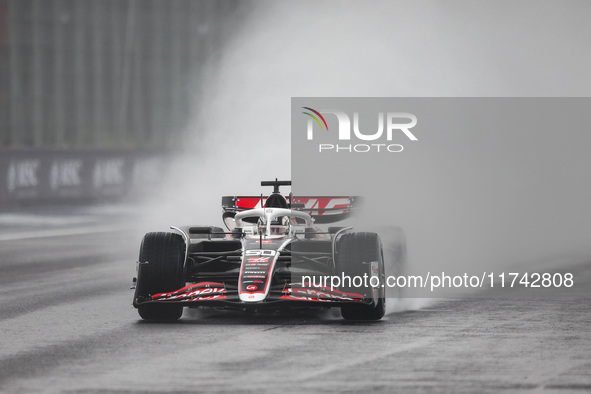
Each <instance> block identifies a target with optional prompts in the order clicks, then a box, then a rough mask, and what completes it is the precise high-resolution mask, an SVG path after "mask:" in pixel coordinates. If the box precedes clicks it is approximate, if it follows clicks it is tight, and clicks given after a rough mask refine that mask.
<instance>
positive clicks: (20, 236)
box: [0, 225, 128, 242]
mask: <svg viewBox="0 0 591 394" xmlns="http://www.w3.org/2000/svg"><path fill="white" fill-rule="evenodd" d="M127 230H128V229H125V228H121V227H118V226H112V225H111V226H97V227H78V228H67V229H62V230H43V231H28V232H21V233H13V234H5V235H0V242H2V241H19V240H24V239H35V238H49V237H65V236H69V235H84V234H95V233H108V232H117V231H127Z"/></svg>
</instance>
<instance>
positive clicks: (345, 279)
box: [133, 180, 386, 321]
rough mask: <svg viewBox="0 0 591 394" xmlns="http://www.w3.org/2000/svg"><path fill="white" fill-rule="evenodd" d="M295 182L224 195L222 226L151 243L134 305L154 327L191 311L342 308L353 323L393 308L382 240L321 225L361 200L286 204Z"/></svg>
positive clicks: (162, 236) (144, 249) (149, 239)
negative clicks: (286, 191) (257, 192)
mask: <svg viewBox="0 0 591 394" xmlns="http://www.w3.org/2000/svg"><path fill="white" fill-rule="evenodd" d="M288 185H291V181H277V180H275V181H264V182H261V186H272V187H273V188H274V190H273V193H272V194H270V195H269V196H268V197H264V196H262V195H261V196H260V197H240V196H230V197H222V208H223V215H222V218H223V221H224V223H225V225H226V227H227V228H228V231H224V230H223V229H221V228H219V227H215V226H179V227H171V229H172V230H173V232H153V233H148V234H146V235H145V237H144V238H143V241H142V244H141V248H140V254H139V261H138V263H137V278H134V284H135V294H134V298H133V306H134V307H136V308H137V309H138V311H139V314H140V316H141V317H142V318H143V319H146V320H156V321H160V320H176V319H179V318H180V317H181V315H182V312H183V307H185V306H186V307H201V306H206V307H219V308H234V309H241V310H244V311H253V312H257V311H264V310H285V309H286V310H290V309H292V310H293V309H298V308H302V307H305V308H310V307H319V306H321V307H340V309H341V315H342V316H343V318H345V319H347V320H379V319H381V318H382V317H383V316H384V313H385V308H386V296H385V288H384V281H385V270H384V256H383V251H382V244H381V240H380V237H379V235H378V234H377V233H373V232H352V231H351V230H352V227H328V229H327V231H323V230H321V229H320V228H318V227H317V226H316V224H321V223H333V222H336V221H340V220H343V219H346V218H348V217H349V216H350V215H351V213H352V212H353V211H354V210H355V209H356V204H358V200H359V199H358V198H356V197H294V196H292V195H291V194H290V195H289V196H287V198H286V197H285V196H283V195H282V194H281V193H280V192H279V187H280V186H288Z"/></svg>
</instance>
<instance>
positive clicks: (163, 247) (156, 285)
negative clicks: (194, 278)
mask: <svg viewBox="0 0 591 394" xmlns="http://www.w3.org/2000/svg"><path fill="white" fill-rule="evenodd" d="M184 260H185V242H184V241H183V238H182V237H181V236H180V235H178V234H174V233H164V232H159V233H148V234H146V235H145V236H144V239H143V240H142V246H141V248H140V257H139V262H140V264H141V263H145V262H147V264H145V265H144V266H142V268H141V272H140V275H138V283H137V289H138V293H140V294H141V295H142V296H149V295H154V294H158V293H166V292H171V291H175V290H178V289H180V288H181V287H183V286H185V281H184V272H183V264H184ZM138 312H139V314H140V316H141V318H142V319H144V320H154V321H170V320H178V319H180V317H181V315H182V314H183V307H182V305H167V304H157V303H154V304H145V305H139V306H138Z"/></svg>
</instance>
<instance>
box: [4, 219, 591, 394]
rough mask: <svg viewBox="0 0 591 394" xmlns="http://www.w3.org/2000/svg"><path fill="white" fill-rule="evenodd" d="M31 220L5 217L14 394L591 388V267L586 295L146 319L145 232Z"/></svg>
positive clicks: (7, 347) (7, 355) (7, 328)
mask: <svg viewBox="0 0 591 394" xmlns="http://www.w3.org/2000/svg"><path fill="white" fill-rule="evenodd" d="M28 218H29V219H30V220H29V221H27V220H23V217H22V216H18V215H17V216H14V217H13V216H7V215H6V214H0V224H1V225H2V227H0V229H1V230H2V232H1V233H0V283H1V286H0V294H1V296H0V337H1V340H0V343H1V345H0V391H2V392H10V393H11V392H36V393H37V392H40V393H44V392H48V393H54V392H82V393H85V392H88V393H97V392H98V393H116V392H124V393H136V392H137V393H145V392H164V391H171V392H205V391H208V392H225V391H236V392H261V391H267V392H296V391H299V390H302V389H304V390H307V391H314V392H347V391H350V392H361V391H369V390H374V391H383V392H392V391H398V392H399V391H404V392H456V393H458V392H479V393H482V392H503V391H506V392H538V391H540V392H541V391H543V392H573V391H575V392H583V391H591V328H590V327H591V305H590V303H589V298H586V299H582V296H585V294H587V295H588V294H589V289H591V263H586V264H585V263H584V264H581V265H578V266H577V267H576V271H573V272H575V278H576V280H577V281H576V286H577V289H579V291H578V293H573V294H574V295H576V298H578V299H574V298H573V299H570V300H569V299H563V298H561V297H557V298H556V299H555V300H553V301H540V300H538V301H535V300H531V299H529V300H519V299H518V297H513V298H511V299H504V300H499V299H498V298H497V299H494V298H491V299H486V298H485V299H472V300H459V301H439V302H429V303H424V302H423V304H424V305H423V307H422V308H414V310H407V311H404V312H399V313H392V314H389V315H388V316H387V317H386V318H385V319H384V320H383V321H380V322H376V323H358V324H353V323H347V322H344V321H342V320H341V319H340V318H339V317H337V316H336V315H334V314H330V313H323V314H307V315H301V316H296V317H293V316H290V317H280V316H249V315H244V314H241V313H236V312H224V311H222V312H219V311H200V310H190V311H186V312H185V314H184V316H183V319H182V320H181V321H180V322H179V323H177V324H147V323H144V322H142V321H140V320H139V317H138V315H137V313H136V311H135V310H134V309H133V308H132V306H131V297H132V291H131V290H129V285H130V283H131V277H132V276H133V275H134V269H135V265H134V261H135V259H136V258H137V249H138V246H139V241H140V239H139V237H138V235H137V234H134V233H133V232H129V231H124V230H123V229H121V228H120V227H119V225H117V224H116V223H113V220H112V219H113V218H107V219H108V220H105V219H104V217H102V218H101V219H100V220H98V219H97V220H95V219H96V218H94V217H92V215H90V216H89V215H79V216H77V217H75V218H72V217H69V218H68V219H67V220H66V219H59V218H56V220H55V223H54V224H53V225H49V227H47V225H44V226H43V227H42V228H43V229H42V230H40V228H39V227H40V226H39V223H36V221H40V222H43V223H48V222H51V220H50V218H48V217H47V216H43V215H41V216H39V215H33V216H31V217H28ZM95 231H96V232H95ZM52 234H53V235H52ZM515 291H527V290H515ZM558 295H559V294H558ZM587 297H588V296H587ZM529 298H531V297H529ZM413 303H415V304H416V300H414V301H413V300H408V301H407V302H406V303H404V304H401V305H403V306H407V307H410V306H412V304H413ZM401 305H399V307H400V306H401ZM411 309H412V308H411Z"/></svg>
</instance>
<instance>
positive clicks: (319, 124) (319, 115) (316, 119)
mask: <svg viewBox="0 0 591 394" xmlns="http://www.w3.org/2000/svg"><path fill="white" fill-rule="evenodd" d="M302 108H303V109H307V110H308V111H311V112H313V113H314V114H316V115H318V117H320V119H322V123H324V126H325V127H326V131H328V125H327V124H326V120H325V119H324V116H322V115H321V114H320V112H318V111H316V110H315V109H312V108H310V107H302ZM302 113H303V114H305V115H308V116H309V117H311V118H312V119H314V120H315V121H316V123H318V126H320V130H322V129H324V127H322V123H320V120H319V119H318V118H317V117H316V116H314V115H312V114H311V113H310V112H302Z"/></svg>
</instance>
